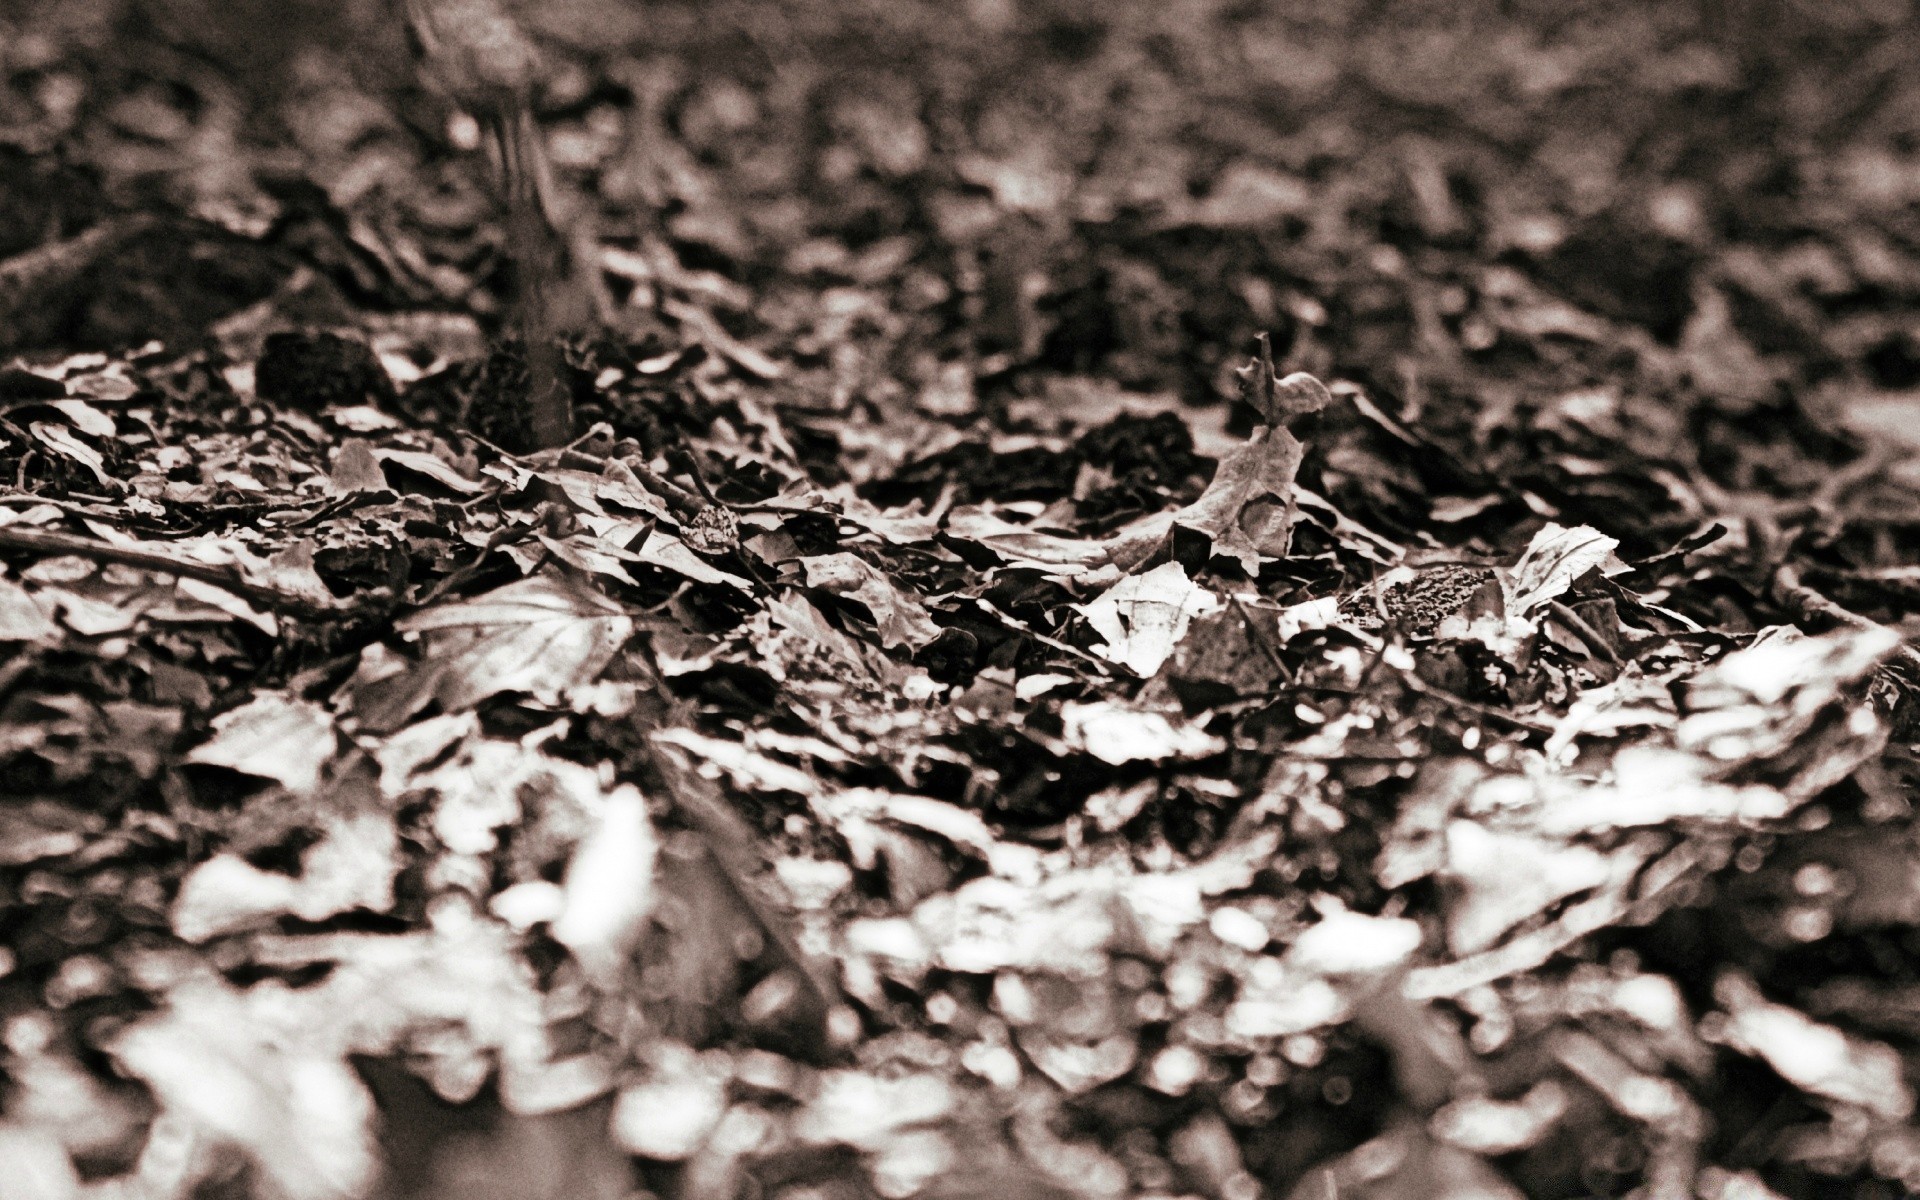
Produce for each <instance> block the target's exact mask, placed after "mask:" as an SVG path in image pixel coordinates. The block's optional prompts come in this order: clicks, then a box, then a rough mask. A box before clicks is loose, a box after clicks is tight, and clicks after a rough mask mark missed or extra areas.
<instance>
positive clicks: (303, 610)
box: [0, 525, 347, 616]
mask: <svg viewBox="0 0 1920 1200" xmlns="http://www.w3.org/2000/svg"><path fill="white" fill-rule="evenodd" d="M0 550H30V551H34V552H36V553H40V554H71V555H75V556H78V557H81V558H90V559H92V560H94V561H95V562H104V563H116V564H118V565H120V566H123V567H138V568H140V569H141V570H145V571H154V572H157V573H159V574H162V575H172V576H175V577H177V578H180V579H197V580H199V581H200V582H202V583H210V584H212V585H214V586H215V587H218V588H224V589H226V590H227V591H229V592H232V593H234V594H235V595H237V596H241V597H244V598H246V599H248V600H254V601H258V602H259V603H261V604H264V605H266V606H267V607H269V608H273V609H276V610H278V611H281V612H288V613H293V614H296V615H299V616H339V615H341V614H342V613H343V612H345V611H346V609H347V606H346V605H343V604H333V605H323V604H317V603H315V602H314V601H313V600H311V599H309V598H308V597H306V596H297V595H294V594H293V593H291V592H283V591H281V590H280V589H278V588H272V587H268V586H266V585H265V584H259V583H254V582H253V581H251V580H249V579H246V578H245V577H243V576H242V575H241V574H240V571H239V570H238V569H237V568H235V567H231V566H222V565H219V564H216V563H203V562H195V561H194V560H192V559H189V558H180V557H176V556H175V555H172V554H167V553H165V552H163V551H159V550H147V549H142V548H138V547H134V546H116V545H114V544H113V543H112V542H103V541H100V540H98V539H96V538H89V537H81V536H80V535H78V534H72V533H55V532H53V531H51V530H44V529H20V528H18V527H16V526H12V525H6V526H0Z"/></svg>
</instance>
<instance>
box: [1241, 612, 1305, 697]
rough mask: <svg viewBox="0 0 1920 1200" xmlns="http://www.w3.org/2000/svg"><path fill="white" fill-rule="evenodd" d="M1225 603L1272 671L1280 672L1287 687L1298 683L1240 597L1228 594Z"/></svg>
mask: <svg viewBox="0 0 1920 1200" xmlns="http://www.w3.org/2000/svg"><path fill="white" fill-rule="evenodd" d="M1227 603H1228V604H1231V605H1233V611H1234V612H1236V613H1239V614H1240V620H1241V621H1243V622H1245V623H1246V626H1247V632H1248V633H1249V634H1251V635H1252V638H1253V644H1254V645H1256V646H1258V647H1260V653H1261V654H1263V655H1265V656H1266V659H1267V661H1268V662H1269V663H1271V664H1273V669H1274V670H1276V671H1278V672H1280V678H1282V679H1284V680H1286V681H1287V686H1288V687H1292V686H1294V685H1295V684H1297V683H1299V679H1298V678H1297V677H1296V676H1295V675H1294V673H1293V671H1292V669H1291V668H1289V667H1288V666H1287V664H1286V663H1285V662H1284V661H1282V660H1281V658H1280V651H1279V650H1278V649H1277V648H1276V647H1275V646H1274V644H1273V643H1272V642H1271V641H1270V640H1268V638H1267V631H1266V630H1265V629H1263V628H1261V626H1260V623H1259V622H1257V621H1255V620H1254V619H1253V614H1252V613H1250V612H1248V611H1247V606H1246V605H1244V604H1242V603H1240V597H1238V596H1236V595H1234V594H1233V593H1232V592H1228V593H1227Z"/></svg>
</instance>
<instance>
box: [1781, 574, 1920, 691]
mask: <svg viewBox="0 0 1920 1200" xmlns="http://www.w3.org/2000/svg"><path fill="white" fill-rule="evenodd" d="M1771 590H1772V592H1773V598H1774V600H1775V601H1776V602H1778V603H1779V604H1780V606H1781V607H1783V608H1785V609H1786V610H1787V611H1789V612H1791V613H1793V614H1794V615H1795V616H1797V617H1800V618H1802V619H1805V618H1807V617H1825V618H1826V619H1827V620H1829V621H1832V622H1834V623H1835V624H1838V625H1845V626H1846V627H1847V628H1849V629H1861V630H1884V629H1886V628H1887V627H1886V626H1885V625H1882V624H1880V622H1878V621H1874V620H1871V619H1869V618H1867V617H1863V616H1861V615H1860V614H1859V613H1857V612H1854V611H1853V610H1852V609H1850V608H1844V607H1842V606H1841V605H1840V604H1839V603H1837V602H1835V601H1833V600H1829V599H1828V598H1827V597H1825V596H1823V595H1821V594H1820V593H1819V592H1816V591H1814V590H1813V589H1812V588H1810V587H1808V586H1807V585H1806V584H1804V583H1801V582H1800V572H1799V571H1797V570H1795V569H1794V568H1793V567H1791V566H1788V565H1786V564H1784V563H1783V564H1781V565H1780V566H1779V567H1776V568H1775V569H1774V572H1773V587H1772V589H1771ZM1899 653H1900V657H1901V658H1903V659H1905V660H1906V661H1907V663H1908V664H1909V665H1911V666H1916V667H1920V650H1915V649H1914V648H1913V647H1912V646H1911V645H1908V644H1907V642H1906V641H1905V640H1904V639H1902V640H1901V643H1900V651H1899Z"/></svg>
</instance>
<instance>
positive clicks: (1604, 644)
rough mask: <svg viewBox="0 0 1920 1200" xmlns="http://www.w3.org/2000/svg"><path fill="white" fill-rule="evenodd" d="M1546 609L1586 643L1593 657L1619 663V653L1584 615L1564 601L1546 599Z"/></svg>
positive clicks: (1614, 663)
mask: <svg viewBox="0 0 1920 1200" xmlns="http://www.w3.org/2000/svg"><path fill="white" fill-rule="evenodd" d="M1547 611H1548V612H1550V613H1552V614H1553V615H1554V616H1555V617H1557V618H1559V620H1560V623H1561V624H1562V625H1565V626H1566V627H1567V628H1568V629H1571V630H1572V631H1573V633H1574V636H1576V637H1578V638H1579V639H1580V640H1581V641H1582V642H1583V643H1585V644H1586V647H1587V650H1588V651H1589V652H1591V653H1592V654H1593V655H1594V657H1596V658H1604V659H1606V660H1607V661H1608V662H1610V663H1612V664H1613V665H1614V666H1616V667H1617V666H1620V665H1621V663H1620V655H1619V654H1618V653H1617V652H1616V651H1615V650H1614V648H1613V645H1612V643H1610V642H1608V641H1607V639H1606V638H1604V637H1601V636H1600V631H1599V630H1597V629H1595V628H1594V627H1593V626H1592V625H1590V624H1589V623H1588V622H1587V619H1586V618H1585V617H1583V616H1581V615H1580V614H1579V613H1577V612H1575V611H1573V609H1572V608H1570V607H1568V606H1567V604H1566V603H1565V602H1563V601H1560V600H1549V601H1547Z"/></svg>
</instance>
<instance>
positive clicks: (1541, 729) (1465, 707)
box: [1399, 671, 1553, 736]
mask: <svg viewBox="0 0 1920 1200" xmlns="http://www.w3.org/2000/svg"><path fill="white" fill-rule="evenodd" d="M1399 675H1400V682H1402V683H1404V684H1406V685H1407V687H1408V688H1409V689H1411V690H1413V691H1415V692H1417V693H1419V694H1420V695H1422V696H1431V697H1433V698H1434V699H1435V700H1438V701H1440V702H1441V703H1442V704H1445V705H1448V706H1449V707H1452V708H1457V709H1460V710H1461V711H1463V712H1470V713H1473V714H1475V715H1476V716H1481V717H1486V718H1487V719H1488V720H1491V721H1501V722H1504V723H1506V724H1508V725H1511V726H1513V727H1514V728H1515V729H1525V730H1527V731H1528V732H1530V733H1539V734H1546V735H1549V736H1551V735H1552V733H1553V729H1552V728H1551V727H1550V726H1546V725H1542V724H1540V723H1539V722H1537V721H1529V720H1527V719H1526V718H1525V717H1519V716H1515V715H1514V714H1512V713H1510V712H1502V711H1501V710H1500V709H1497V708H1494V707H1493V706H1492V705H1489V704H1481V703H1480V702H1479V701H1477V700H1469V699H1467V698H1466V697H1465V696H1457V695H1455V694H1454V693H1452V692H1450V691H1448V690H1447V689H1445V688H1438V687H1435V686H1433V685H1432V684H1430V683H1428V682H1427V681H1426V680H1424V679H1422V678H1420V676H1418V675H1417V674H1415V673H1414V672H1412V671H1401V672H1399Z"/></svg>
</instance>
